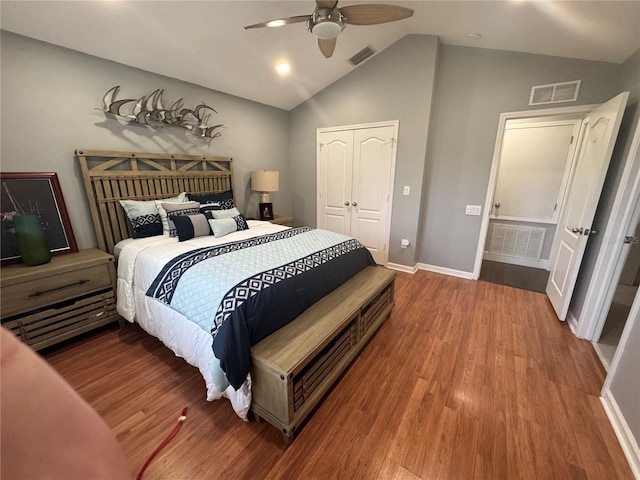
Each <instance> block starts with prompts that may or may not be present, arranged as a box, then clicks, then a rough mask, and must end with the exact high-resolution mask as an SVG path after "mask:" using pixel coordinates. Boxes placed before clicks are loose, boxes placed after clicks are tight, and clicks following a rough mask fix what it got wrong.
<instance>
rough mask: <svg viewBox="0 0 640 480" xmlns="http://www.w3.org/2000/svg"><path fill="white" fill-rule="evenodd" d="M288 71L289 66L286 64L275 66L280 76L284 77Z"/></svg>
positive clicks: (281, 63)
mask: <svg viewBox="0 0 640 480" xmlns="http://www.w3.org/2000/svg"><path fill="white" fill-rule="evenodd" d="M290 70H291V65H289V64H288V63H287V62H280V63H278V64H277V65H276V71H277V72H278V73H279V74H280V75H286V74H287V73H289V71H290Z"/></svg>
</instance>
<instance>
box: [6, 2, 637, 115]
mask: <svg viewBox="0 0 640 480" xmlns="http://www.w3.org/2000/svg"><path fill="white" fill-rule="evenodd" d="M354 3H364V2H352V1H345V2H344V3H343V2H340V4H339V6H345V5H351V4H354ZM366 3H374V2H372V1H371V0H369V1H367V2H366ZM382 3H390V4H394V5H402V6H405V7H409V8H412V9H414V11H415V13H414V15H413V17H412V18H409V19H406V20H401V21H397V22H393V23H387V24H383V25H375V26H353V25H351V26H347V28H346V29H345V30H344V31H343V32H342V33H341V34H340V35H339V37H338V43H337V47H336V51H335V53H334V55H333V57H332V58H330V59H325V58H324V57H323V56H322V54H321V53H320V52H319V51H318V49H317V45H316V40H315V38H314V37H313V36H312V35H311V34H310V33H308V32H307V30H306V26H305V24H304V23H297V24H292V25H287V26H284V27H280V28H261V29H255V30H244V29H243V28H242V27H243V26H245V25H250V24H254V23H258V22H262V21H266V20H271V19H274V18H281V17H288V16H294V15H306V14H310V13H311V12H312V11H313V9H314V7H315V3H314V2H313V1H239V0H235V1H186V0H175V1H141V0H138V1H125V0H94V1H26V0H23V1H9V0H2V1H1V2H0V15H1V27H2V29H4V30H8V31H11V32H14V33H19V34H21V35H26V36H29V37H33V38H36V39H39V40H44V41H46V42H50V43H53V44H57V45H61V46H64V47H67V48H71V49H74V50H79V51H81V52H85V53H89V54H91V55H96V56H98V57H103V58H106V59H109V60H113V61H116V62H120V63H123V64H126V65H130V66H134V67H138V68H141V69H144V70H147V71H150V72H155V73H159V74H162V75H166V76H169V77H174V78H179V79H182V80H186V81H188V82H192V83H195V84H198V85H202V86H205V87H208V88H211V89H213V90H218V91H221V92H225V93H229V94H232V95H237V96H239V97H243V98H248V99H251V100H255V101H257V102H261V103H264V104H267V105H273V106H275V107H279V108H283V109H285V110H290V109H292V108H293V107H295V106H296V105H298V104H299V103H301V102H303V101H305V100H306V99H308V98H309V97H311V96H312V95H314V94H315V93H317V92H318V91H320V90H322V89H323V88H325V87H326V86H328V85H330V84H331V83H333V82H334V81H336V80H337V79H338V78H340V77H342V76H343V75H345V74H347V73H349V72H350V71H351V70H352V69H353V68H354V67H352V66H351V65H350V64H349V63H347V59H348V58H350V57H351V56H353V55H354V54H355V53H357V52H358V51H360V50H361V49H363V48H364V47H366V46H368V45H370V46H371V47H373V48H374V49H375V50H376V51H378V52H380V51H382V50H384V49H385V48H386V47H388V46H389V45H391V44H392V43H394V42H395V41H397V40H399V39H400V38H402V37H403V36H405V35H407V34H410V33H419V34H430V35H437V36H438V37H440V41H441V43H444V44H449V45H466V46H473V47H480V48H493V49H501V50H512V51H519V52H529V53H539V54H545V55H554V56H562V57H572V58H581V59H589V60H601V61H606V62H615V63H622V62H624V61H625V60H626V59H627V58H628V57H629V56H630V55H631V54H633V53H634V52H635V51H636V50H637V49H638V48H640V1H637V0H632V1H611V0H610V1H599V2H590V1H581V0H576V1H549V0H538V1H526V0H508V1H478V0H476V1H455V0H447V1H400V2H398V1H386V2H382ZM471 32H475V33H480V34H481V35H482V38H481V39H479V40H473V39H470V38H467V37H466V36H465V34H467V33H471ZM282 60H287V61H288V62H290V63H291V67H292V71H291V72H290V73H289V74H288V75H287V76H279V75H278V74H277V73H276V72H275V70H274V65H275V64H276V63H277V62H279V61H282Z"/></svg>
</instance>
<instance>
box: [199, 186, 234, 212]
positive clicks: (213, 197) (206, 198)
mask: <svg viewBox="0 0 640 480" xmlns="http://www.w3.org/2000/svg"><path fill="white" fill-rule="evenodd" d="M187 196H188V197H189V200H191V201H194V202H200V205H205V204H207V203H209V204H219V208H218V209H217V210H226V209H229V208H233V207H235V204H234V203H233V190H227V191H226V192H222V193H199V194H198V193H195V194H194V193H189V194H187Z"/></svg>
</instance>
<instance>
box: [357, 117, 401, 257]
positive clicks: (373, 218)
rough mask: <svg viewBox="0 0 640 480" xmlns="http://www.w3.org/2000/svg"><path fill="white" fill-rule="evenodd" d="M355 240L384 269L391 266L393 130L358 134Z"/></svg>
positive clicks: (385, 128)
mask: <svg viewBox="0 0 640 480" xmlns="http://www.w3.org/2000/svg"><path fill="white" fill-rule="evenodd" d="M353 148H354V154H353V188H352V193H351V236H352V237H355V238H357V239H358V240H359V241H360V243H362V244H363V245H364V246H365V247H367V248H368V249H369V251H370V252H371V255H373V259H374V260H375V261H376V263H378V264H380V265H385V264H386V262H387V239H388V237H389V234H388V231H387V224H388V222H387V220H388V218H387V217H388V215H389V201H390V196H391V183H390V179H391V165H392V158H393V127H392V126H388V127H376V128H366V129H359V130H355V131H354V140H353Z"/></svg>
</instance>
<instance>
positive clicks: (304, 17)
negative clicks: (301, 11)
mask: <svg viewBox="0 0 640 480" xmlns="http://www.w3.org/2000/svg"><path fill="white" fill-rule="evenodd" d="M307 20H309V15H298V16H296V17H287V18H277V19H276V20H269V21H268V22H261V23H256V24H255V25H247V26H246V27H244V29H245V30H249V29H250V28H262V27H281V26H283V25H289V24H290V23H300V22H306V21H307Z"/></svg>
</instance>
